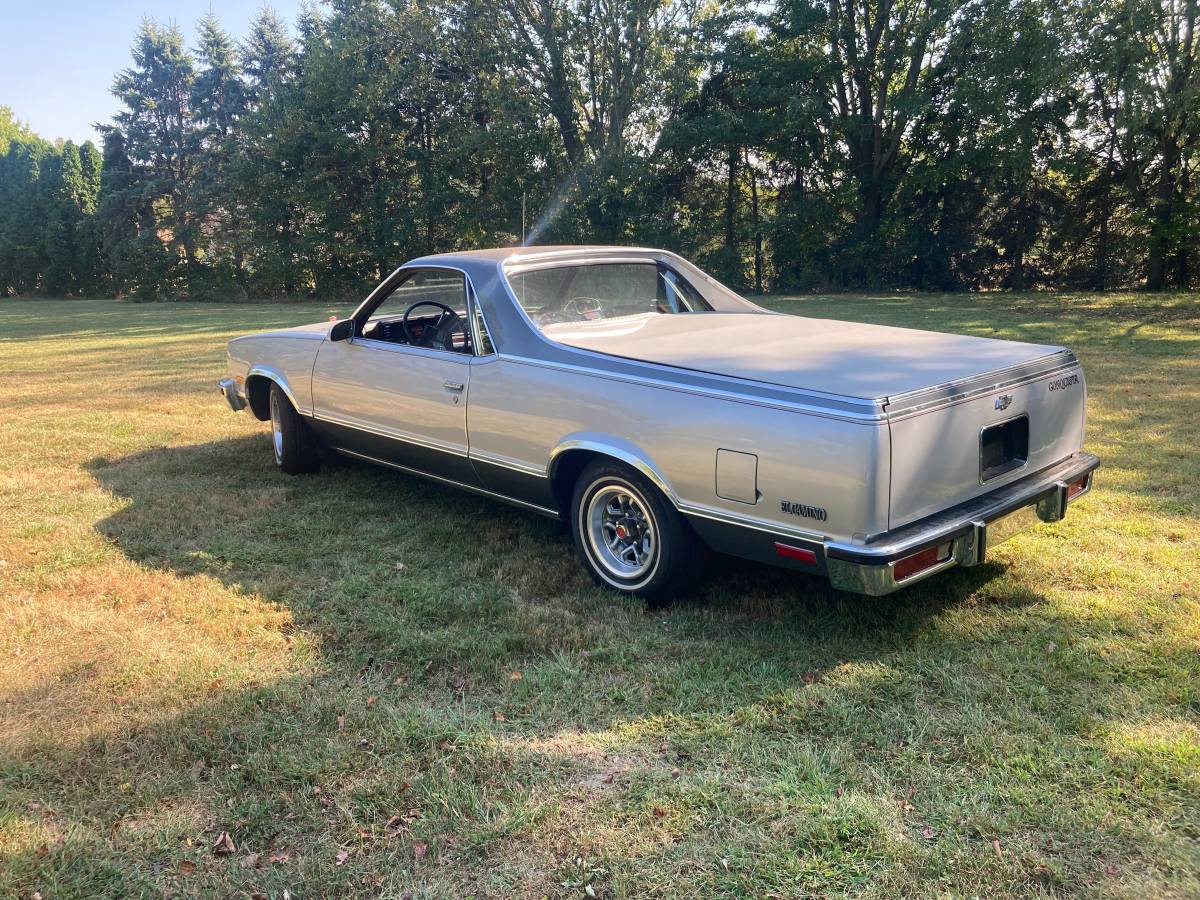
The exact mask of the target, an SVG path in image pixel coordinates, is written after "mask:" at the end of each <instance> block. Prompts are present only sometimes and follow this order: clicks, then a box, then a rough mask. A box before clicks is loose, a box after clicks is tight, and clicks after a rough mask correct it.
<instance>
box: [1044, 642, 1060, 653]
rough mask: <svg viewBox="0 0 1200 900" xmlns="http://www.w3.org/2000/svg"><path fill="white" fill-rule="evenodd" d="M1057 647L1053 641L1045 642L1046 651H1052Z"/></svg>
mask: <svg viewBox="0 0 1200 900" xmlns="http://www.w3.org/2000/svg"><path fill="white" fill-rule="evenodd" d="M1057 649H1058V644H1056V643H1054V641H1048V642H1047V643H1046V652H1047V653H1053V652H1054V651H1055V650H1057Z"/></svg>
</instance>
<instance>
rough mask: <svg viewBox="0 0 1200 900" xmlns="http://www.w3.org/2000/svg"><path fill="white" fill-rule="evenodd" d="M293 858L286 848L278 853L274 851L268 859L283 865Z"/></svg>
mask: <svg viewBox="0 0 1200 900" xmlns="http://www.w3.org/2000/svg"><path fill="white" fill-rule="evenodd" d="M291 858H292V855H291V854H290V853H288V852H287V851H286V850H280V851H279V852H278V853H272V854H271V855H270V856H269V857H268V859H269V860H270V861H271V862H272V863H274V864H275V865H282V864H283V863H285V862H287V861H288V860H289V859H291Z"/></svg>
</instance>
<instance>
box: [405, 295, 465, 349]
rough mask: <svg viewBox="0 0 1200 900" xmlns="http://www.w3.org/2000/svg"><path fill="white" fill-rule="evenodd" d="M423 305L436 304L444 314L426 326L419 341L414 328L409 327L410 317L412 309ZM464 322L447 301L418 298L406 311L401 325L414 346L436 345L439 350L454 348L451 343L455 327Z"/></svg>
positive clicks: (407, 338)
mask: <svg viewBox="0 0 1200 900" xmlns="http://www.w3.org/2000/svg"><path fill="white" fill-rule="evenodd" d="M421 306H436V307H437V308H438V309H440V310H441V311H442V314H441V315H440V316H438V317H437V321H436V322H434V323H433V324H432V325H429V326H426V328H425V329H424V330H423V331H422V332H421V340H420V341H417V339H416V338H414V337H413V333H412V330H411V329H410V328H409V327H408V319H409V317H410V316H411V315H412V311H413V310H414V309H417V308H418V307H421ZM460 322H462V317H461V316H459V314H458V313H456V312H455V311H454V310H452V309H451V308H450V307H449V306H447V305H446V304H445V303H438V301H436V300H418V301H417V302H416V303H414V304H413V305H412V306H410V307H409V308H408V309H406V310H405V311H404V318H403V319H401V320H400V327H401V328H402V329H403V330H404V337H405V339H406V340H407V341H408V342H409V343H410V344H412V345H413V346H414V347H434V344H435V343H437V344H438V346H437V347H436V348H435V349H439V350H453V349H454V347H453V346H448V345H449V344H450V338H451V337H452V336H453V334H454V330H455V328H456V327H457V326H458V324H459V323H460Z"/></svg>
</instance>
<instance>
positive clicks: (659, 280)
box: [508, 262, 711, 328]
mask: <svg viewBox="0 0 1200 900" xmlns="http://www.w3.org/2000/svg"><path fill="white" fill-rule="evenodd" d="M508 280H509V284H510V285H511V286H512V289H513V293H514V294H515V295H516V297H517V302H518V303H520V304H521V308H522V309H524V310H525V313H526V315H528V316H529V318H530V319H531V320H532V321H533V323H534V324H535V325H537V326H538V327H539V328H542V327H545V326H548V325H557V324H564V323H574V322H597V321H606V320H612V319H622V318H631V317H640V316H656V315H676V314H679V313H691V312H703V311H707V310H709V309H711V307H710V306H709V305H708V303H707V302H705V300H704V298H703V297H701V296H700V294H699V293H698V292H697V291H696V290H695V289H694V288H693V287H692V286H691V285H690V284H688V283H687V281H686V280H684V278H683V277H682V276H681V275H679V274H678V273H677V272H675V271H674V270H672V269H670V268H668V267H666V266H663V265H659V264H658V263H654V262H644V263H643V262H621V263H596V264H589V265H577V266H553V267H549V268H544V269H534V270H532V271H527V272H519V273H516V274H514V275H511V276H509V279H508Z"/></svg>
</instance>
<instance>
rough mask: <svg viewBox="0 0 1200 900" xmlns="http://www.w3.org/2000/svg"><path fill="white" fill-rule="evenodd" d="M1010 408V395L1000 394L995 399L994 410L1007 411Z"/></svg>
mask: <svg viewBox="0 0 1200 900" xmlns="http://www.w3.org/2000/svg"><path fill="white" fill-rule="evenodd" d="M1010 406H1012V394H1001V395H1000V396H999V397H997V398H996V409H1008V408H1009V407H1010Z"/></svg>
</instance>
